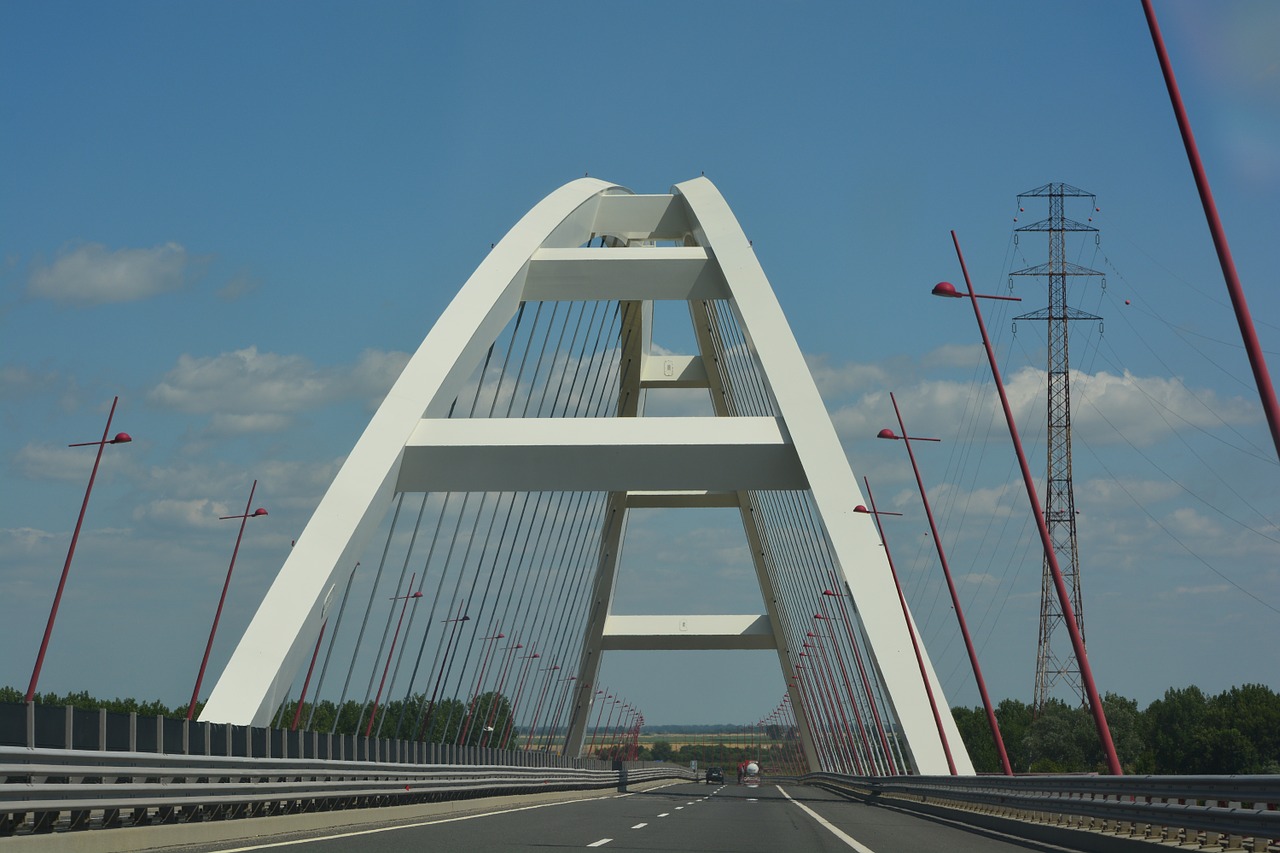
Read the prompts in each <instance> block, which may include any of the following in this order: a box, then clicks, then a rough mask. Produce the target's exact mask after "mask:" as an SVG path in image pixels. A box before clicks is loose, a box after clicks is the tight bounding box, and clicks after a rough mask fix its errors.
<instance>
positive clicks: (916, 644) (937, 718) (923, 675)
mask: <svg viewBox="0 0 1280 853" xmlns="http://www.w3.org/2000/svg"><path fill="white" fill-rule="evenodd" d="M862 482H863V484H864V485H865V486H866V487H867V500H869V501H871V509H867V508H866V507H865V506H863V505H862V504H858V505H857V506H855V507H854V508H853V511H854V512H865V513H867V514H869V515H870V516H871V517H872V518H873V519H875V523H876V529H877V530H878V531H880V544H882V545H884V558H885V560H886V561H887V562H888V563H889V573H890V574H892V575H893V585H894V587H895V588H896V589H897V590H898V603H899V604H901V605H902V618H903V619H904V620H905V621H906V623H907V633H909V634H910V635H911V648H913V649H914V650H915V653H916V664H917V665H918V666H919V667H920V680H921V681H923V682H924V692H925V694H926V695H927V696H928V697H929V708H930V710H932V711H933V722H934V725H936V726H937V727H938V738H939V739H940V740H941V741H942V751H943V753H945V754H946V756H947V768H948V769H949V770H950V771H951V775H952V776H955V775H956V762H955V759H954V758H952V757H951V744H949V743H947V732H946V730H945V729H943V727H942V715H941V714H940V713H939V712H938V700H937V699H935V698H933V685H931V684H930V683H929V673H928V670H926V669H925V665H924V655H922V654H921V653H920V639H919V638H918V637H917V636H916V627H915V625H914V624H913V623H912V621H911V611H909V610H908V609H907V598H906V596H904V595H903V594H902V584H901V583H899V582H898V570H897V569H895V568H894V566H893V557H892V555H890V553H889V540H888V539H886V538H885V536H884V526H883V525H882V524H881V523H880V516H882V515H902V513H900V512H885V511H883V510H879V511H878V510H876V499H875V498H874V497H873V496H872V495H871V483H869V482H868V481H867V478H866V477H863V478H862Z"/></svg>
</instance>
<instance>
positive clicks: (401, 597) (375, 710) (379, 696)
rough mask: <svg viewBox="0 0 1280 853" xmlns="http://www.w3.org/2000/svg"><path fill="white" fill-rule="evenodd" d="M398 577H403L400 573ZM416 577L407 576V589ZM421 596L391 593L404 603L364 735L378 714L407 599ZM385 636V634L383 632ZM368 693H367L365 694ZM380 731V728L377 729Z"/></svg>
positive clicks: (420, 595) (367, 734)
mask: <svg viewBox="0 0 1280 853" xmlns="http://www.w3.org/2000/svg"><path fill="white" fill-rule="evenodd" d="M400 577H404V575H401V576H400ZM417 579H418V573H417V572H414V573H413V575H412V576H411V577H410V578H409V586H408V587H406V588H407V589H413V582H414V581H416V580H417ZM419 598H422V593H421V592H411V593H407V594H405V595H393V596H392V597H391V600H392V601H400V600H403V601H404V604H402V605H400V618H399V619H398V620H396V632H395V633H394V634H392V635H391V648H389V649H388V650H387V663H386V665H384V666H383V667H382V678H381V679H380V680H379V681H378V692H377V693H376V694H374V697H373V708H371V709H370V710H369V725H368V726H366V727H365V730H364V736H365V737H369V735H371V734H372V733H373V721H374V720H375V719H376V718H377V716H378V702H380V701H381V700H382V686H383V685H384V684H386V683H387V671H388V670H390V669H391V656H392V655H394V654H395V653H396V640H398V639H400V626H401V625H402V624H404V612H405V611H406V610H408V609H409V599H413V600H415V601H416V600H417V599H419ZM383 636H384V637H385V636H386V635H385V634H383ZM366 695H368V694H366ZM379 731H381V729H379Z"/></svg>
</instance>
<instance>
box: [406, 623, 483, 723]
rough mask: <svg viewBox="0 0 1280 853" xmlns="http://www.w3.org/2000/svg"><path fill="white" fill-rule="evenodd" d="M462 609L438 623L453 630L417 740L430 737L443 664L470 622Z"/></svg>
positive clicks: (445, 648) (446, 645) (450, 633)
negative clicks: (464, 627)
mask: <svg viewBox="0 0 1280 853" xmlns="http://www.w3.org/2000/svg"><path fill="white" fill-rule="evenodd" d="M462 607H463V605H461V604H459V605H458V615H457V616H455V617H453V618H452V619H441V620H440V623H441V624H442V625H447V624H452V625H453V628H452V629H451V630H450V631H449V641H448V642H447V643H445V647H444V658H443V659H442V660H441V661H440V671H439V672H437V673H436V683H435V686H434V687H432V688H431V704H430V705H429V706H428V707H427V715H426V716H425V717H424V718H423V719H422V728H421V729H420V730H419V732H418V739H419V740H422V738H423V737H424V736H425V737H428V738H429V737H431V727H432V723H433V722H434V721H435V718H436V700H437V699H438V698H439V697H440V680H441V679H442V678H444V668H445V667H444V665H445V662H446V661H448V660H449V655H450V654H451V653H452V651H453V641H454V639H456V638H457V636H458V629H459V628H460V627H461V626H462V623H463V622H469V621H471V617H470V616H467V615H466V614H464V613H463V612H462ZM448 725H449V724H448V720H446V721H445V728H446V729H447V728H448ZM447 735H448V732H447V731H446V732H442V733H441V736H442V737H443V736H447ZM442 742H443V741H442Z"/></svg>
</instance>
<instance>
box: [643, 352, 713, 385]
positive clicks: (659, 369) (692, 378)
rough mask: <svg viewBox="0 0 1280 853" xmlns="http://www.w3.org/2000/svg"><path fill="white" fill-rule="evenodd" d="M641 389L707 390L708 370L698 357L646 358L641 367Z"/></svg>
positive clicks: (660, 356)
mask: <svg viewBox="0 0 1280 853" xmlns="http://www.w3.org/2000/svg"><path fill="white" fill-rule="evenodd" d="M640 387H641V388H706V387H708V385H707V368H706V365H704V364H703V362H702V356H698V355H655V356H645V358H644V359H643V360H642V361H641V367H640Z"/></svg>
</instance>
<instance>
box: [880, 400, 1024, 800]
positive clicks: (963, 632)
mask: <svg viewBox="0 0 1280 853" xmlns="http://www.w3.org/2000/svg"><path fill="white" fill-rule="evenodd" d="M889 399H890V400H891V401H892V402H893V413H894V414H895V415H897V416H898V429H900V430H902V435H895V434H894V432H893V430H891V429H882V430H880V432H879V434H877V436H876V438H891V439H894V440H896V441H901V442H902V443H903V444H905V445H906V446H907V456H908V457H910V459H911V470H912V472H914V473H915V475H916V485H917V486H919V487H920V500H921V501H922V502H923V503H924V514H925V517H926V518H928V519H929V531H930V532H931V533H932V534H933V545H934V548H936V549H937V551H938V561H939V562H940V563H942V574H943V576H944V577H945V578H946V580H947V591H948V592H950V593H951V606H952V607H953V608H955V611H956V622H958V623H959V625H960V636H961V637H963V638H964V647H965V650H966V651H967V652H968V653H969V663H970V665H971V666H972V667H973V678H974V680H975V681H976V682H977V683H978V692H979V693H980V694H982V705H983V707H984V708H986V710H987V723H988V724H989V725H990V726H991V739H992V740H993V741H995V745H996V752H997V753H998V754H999V755H1000V766H1001V767H1002V768H1003V769H1004V773H1005V775H1006V776H1012V775H1013V768H1012V767H1011V766H1010V765H1009V754H1008V753H1007V752H1006V751H1005V748H1004V738H1002V737H1001V736H1000V724H999V723H998V722H997V721H996V712H995V709H994V708H993V707H992V705H991V697H990V696H989V695H988V694H987V682H986V680H984V679H983V677H982V666H981V665H980V664H979V663H978V653H977V652H976V651H975V650H974V648H973V638H972V637H970V636H969V625H968V623H967V622H966V621H965V618H964V608H963V607H961V605H960V594H959V593H958V592H956V585H955V581H954V580H952V578H951V567H950V566H949V565H948V564H947V555H946V554H945V553H944V552H943V550H942V539H941V537H939V536H938V526H937V524H935V523H934V521H933V510H932V509H931V508H930V507H929V496H928V495H927V494H925V490H924V480H923V479H921V477H920V468H919V467H918V466H917V465H916V454H915V451H913V450H912V449H911V442H913V441H939V440H940V439H936V438H916V437H914V436H908V435H907V428H906V426H905V425H904V424H903V423H902V412H900V411H898V401H897V399H896V398H895V397H894V396H893V393H892V392H890V394H889Z"/></svg>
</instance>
